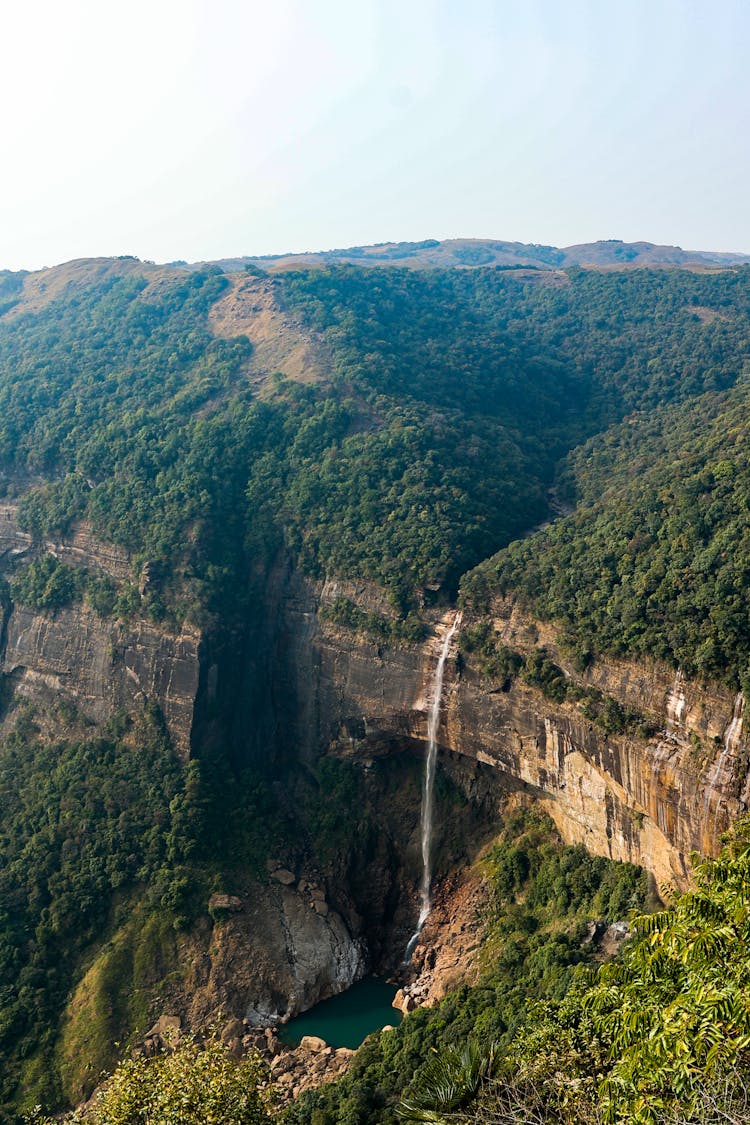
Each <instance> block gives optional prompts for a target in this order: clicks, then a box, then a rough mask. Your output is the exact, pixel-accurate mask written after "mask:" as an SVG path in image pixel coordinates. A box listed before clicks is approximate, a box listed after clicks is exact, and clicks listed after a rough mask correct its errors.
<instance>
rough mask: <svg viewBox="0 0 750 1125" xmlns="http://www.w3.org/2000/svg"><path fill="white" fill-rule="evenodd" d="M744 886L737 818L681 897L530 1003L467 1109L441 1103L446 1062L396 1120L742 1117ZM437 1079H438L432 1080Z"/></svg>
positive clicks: (747, 1075) (747, 845)
mask: <svg viewBox="0 0 750 1125" xmlns="http://www.w3.org/2000/svg"><path fill="white" fill-rule="evenodd" d="M749 888H750V818H745V819H744V820H743V821H741V822H739V824H738V825H737V827H736V829H735V833H734V836H733V838H732V840H731V841H730V842H729V843H728V844H727V845H726V846H725V847H724V849H723V850H722V852H721V855H720V856H719V857H718V859H709V860H704V861H703V862H701V863H698V864H697V866H696V868H695V884H694V887H693V888H692V889H691V890H690V891H688V892H687V893H686V894H683V895H681V896H680V897H678V898H677V899H676V900H675V902H674V904H673V905H672V907H671V908H670V909H667V910H663V911H660V912H659V913H656V914H651V915H641V916H639V917H637V918H636V919H635V920H634V922H633V925H634V928H635V931H636V934H637V940H636V941H635V942H634V943H633V944H631V945H629V946H627V947H626V948H625V949H624V951H623V954H622V956H621V957H620V958H619V959H618V960H616V961H613V962H611V963H609V964H606V965H603V966H602V967H601V968H600V969H599V970H598V973H597V976H596V978H595V979H593V980H590V981H589V982H588V983H586V982H585V981H581V980H579V981H578V982H577V983H575V984H574V986H573V988H572V989H571V991H570V992H569V993H568V994H567V996H565V997H564V998H563V999H562V1000H546V1001H542V1002H541V1003H539V1004H538V1005H537V1006H536V1008H532V1009H531V1010H530V1012H529V1018H528V1020H527V1022H526V1024H525V1025H524V1027H523V1028H522V1029H521V1030H520V1031H519V1032H518V1033H517V1035H516V1036H515V1038H514V1040H513V1041H512V1043H511V1044H510V1045H509V1046H508V1047H507V1049H506V1050H505V1052H504V1054H503V1055H502V1057H499V1058H498V1062H497V1064H496V1066H495V1068H494V1076H493V1078H491V1079H488V1080H486V1081H485V1082H484V1083H483V1084H482V1085H481V1087H480V1088H479V1089H478V1091H477V1094H476V1096H475V1097H474V1098H473V1099H472V1101H471V1102H470V1104H468V1105H467V1104H466V1101H465V1100H464V1101H463V1102H462V1104H461V1107H460V1110H459V1111H457V1112H450V1111H449V1112H445V1111H444V1109H443V1108H442V1106H443V1101H441V1099H442V1090H443V1088H444V1086H445V1073H444V1072H445V1071H446V1069H447V1070H450V1065H451V1060H450V1058H447V1057H446V1061H445V1062H444V1063H443V1064H442V1066H440V1065H438V1064H435V1065H433V1067H432V1068H431V1069H430V1070H429V1071H427V1072H425V1071H423V1073H422V1076H421V1081H420V1082H419V1088H418V1094H419V1097H418V1099H414V1098H413V1097H412V1098H405V1099H404V1101H403V1102H402V1104H401V1116H403V1117H405V1118H406V1119H407V1120H411V1121H417V1120H419V1121H425V1120H432V1121H436V1122H437V1121H442V1122H448V1121H473V1122H477V1123H483V1122H486V1123H490V1122H491V1123H493V1125H501V1123H503V1122H508V1123H510V1122H518V1123H519V1125H520V1123H521V1122H536V1121H539V1122H549V1123H557V1125H574V1123H575V1125H578V1123H581V1125H599V1123H612V1125H664V1123H674V1125H677V1123H684V1125H688V1123H695V1125H709V1123H714V1122H719V1121H724V1122H731V1123H733V1122H737V1123H738V1125H739V1122H746V1121H747V1120H748V1119H749V1118H748V1114H749V1113H750V894H749ZM438 1073H439V1074H440V1075H442V1080H441V1082H440V1083H438V1082H434V1081H432V1079H433V1078H434V1077H435V1075H437V1074H438ZM417 1108H418V1110H419V1115H417V1114H416V1113H415V1110H416V1109H417ZM430 1108H431V1109H432V1111H433V1115H432V1116H431V1117H426V1116H425V1113H426V1112H427V1111H428V1110H429V1109H430Z"/></svg>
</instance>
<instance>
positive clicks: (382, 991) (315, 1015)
mask: <svg viewBox="0 0 750 1125" xmlns="http://www.w3.org/2000/svg"><path fill="white" fill-rule="evenodd" d="M395 995H396V988H395V985H392V984H387V983H386V982H385V981H384V980H378V979H377V978H376V977H368V978H367V979H366V980H361V981H358V982H357V984H353V985H352V987H351V988H349V989H347V991H346V992H340V993H339V995H338V996H332V997H331V999H330V1000H323V1001H322V1003H320V1004H316V1005H315V1007H314V1008H311V1009H310V1011H309V1012H303V1014H302V1015H301V1016H295V1018H294V1019H292V1020H290V1021H289V1023H287V1024H285V1025H284V1026H283V1027H282V1028H280V1029H279V1038H280V1039H281V1040H282V1042H284V1043H288V1044H290V1045H291V1046H295V1045H296V1044H297V1043H299V1041H300V1040H301V1038H302V1036H303V1035H318V1036H320V1038H321V1039H325V1041H326V1043H328V1045H329V1046H330V1047H352V1048H355V1047H359V1045H360V1043H361V1042H362V1041H363V1039H365V1037H366V1036H368V1035H369V1034H370V1033H371V1032H372V1031H379V1030H380V1028H381V1027H385V1025H386V1024H389V1023H390V1024H393V1025H394V1026H395V1025H396V1024H397V1023H400V1022H401V1013H400V1012H399V1011H397V1009H396V1008H392V1007H391V1004H392V1002H393V998H394V996H395Z"/></svg>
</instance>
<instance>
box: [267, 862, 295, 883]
mask: <svg viewBox="0 0 750 1125" xmlns="http://www.w3.org/2000/svg"><path fill="white" fill-rule="evenodd" d="M271 878H272V879H275V880H276V882H277V883H281V885H282V886H284V887H291V885H292V883H296V882H297V876H296V875H294V874H293V873H292V872H291V871H289V870H287V868H286V867H279V868H278V870H277V871H272V872H271Z"/></svg>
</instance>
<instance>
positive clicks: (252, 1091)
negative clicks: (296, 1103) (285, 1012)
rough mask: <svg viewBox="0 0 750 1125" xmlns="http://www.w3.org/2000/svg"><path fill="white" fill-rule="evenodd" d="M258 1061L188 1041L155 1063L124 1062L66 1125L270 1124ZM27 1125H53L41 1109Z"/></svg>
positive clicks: (266, 1091)
mask: <svg viewBox="0 0 750 1125" xmlns="http://www.w3.org/2000/svg"><path fill="white" fill-rule="evenodd" d="M263 1082H264V1071H263V1066H262V1063H261V1061H260V1059H259V1058H258V1057H257V1056H255V1057H251V1058H247V1059H243V1060H242V1061H241V1062H236V1061H235V1060H234V1059H233V1058H231V1056H230V1055H229V1054H228V1053H227V1050H226V1048H225V1047H224V1046H223V1044H222V1043H220V1042H219V1041H217V1040H213V1041H211V1042H209V1043H208V1044H206V1045H205V1046H203V1045H201V1044H199V1043H198V1042H197V1040H195V1039H193V1038H191V1037H188V1038H186V1039H183V1040H182V1041H181V1042H180V1043H179V1044H178V1045H177V1046H176V1047H175V1049H174V1050H172V1051H170V1052H168V1053H165V1054H160V1055H156V1056H155V1057H153V1058H131V1059H126V1060H125V1061H124V1062H122V1063H121V1064H120V1065H119V1066H118V1068H117V1070H116V1071H115V1073H114V1074H113V1076H112V1078H111V1079H110V1081H109V1082H107V1084H106V1085H105V1086H104V1088H103V1089H102V1090H101V1091H100V1092H99V1094H98V1095H97V1096H96V1098H95V1099H94V1103H93V1105H92V1106H91V1108H90V1110H88V1111H87V1113H86V1115H85V1116H84V1115H83V1114H82V1113H81V1112H76V1113H73V1114H69V1115H68V1116H67V1117H66V1118H65V1121H66V1122H68V1125H77V1123H82V1122H84V1121H85V1122H87V1125H264V1123H265V1122H270V1121H271V1120H272V1117H271V1110H272V1102H273V1098H272V1094H271V1091H270V1090H269V1089H268V1088H265V1087H264V1085H263ZM26 1120H27V1123H28V1125H53V1121H52V1118H48V1117H44V1116H43V1115H42V1112H41V1109H37V1110H36V1111H35V1112H34V1113H33V1114H32V1115H31V1117H29V1118H27V1119H26Z"/></svg>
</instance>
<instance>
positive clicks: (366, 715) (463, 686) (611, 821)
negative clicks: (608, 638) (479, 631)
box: [275, 575, 750, 885]
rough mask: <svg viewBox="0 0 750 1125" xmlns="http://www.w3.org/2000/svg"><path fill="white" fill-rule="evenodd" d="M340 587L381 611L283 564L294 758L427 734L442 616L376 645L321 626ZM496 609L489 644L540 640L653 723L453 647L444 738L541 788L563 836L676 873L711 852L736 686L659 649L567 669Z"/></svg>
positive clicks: (731, 743) (284, 728)
mask: <svg viewBox="0 0 750 1125" xmlns="http://www.w3.org/2000/svg"><path fill="white" fill-rule="evenodd" d="M341 597H346V598H347V599H348V600H350V601H352V602H354V604H356V605H359V606H361V607H362V608H366V609H367V610H368V611H370V612H376V613H387V612H388V611H387V607H386V606H384V604H383V602H382V599H381V598H380V596H379V595H378V593H377V592H376V591H373V590H372V589H371V588H370V587H368V586H367V585H366V584H356V583H342V582H330V583H327V584H326V585H324V586H321V587H314V586H312V585H311V584H309V583H305V582H304V581H301V580H300V579H299V578H298V577H297V576H294V575H292V576H290V577H289V582H288V589H287V592H286V596H285V598H284V600H283V606H282V609H281V612H280V617H279V621H280V628H279V632H278V644H277V648H276V658H277V664H276V670H275V680H276V682H277V684H278V685H279V686H281V687H282V690H283V694H284V698H285V699H286V701H287V704H288V706H287V707H286V708H285V710H284V714H283V715H282V716H280V725H279V735H280V739H281V743H282V744H283V745H289V746H295V747H297V748H299V752H300V753H301V754H302V755H303V756H308V757H312V756H315V755H316V754H320V753H323V752H326V751H327V752H333V753H337V754H341V755H346V756H355V757H357V758H360V759H362V760H365V761H366V760H367V759H371V758H374V757H377V756H381V755H384V754H388V753H389V752H391V751H393V750H395V749H398V748H401V749H403V748H404V746H405V745H409V744H417V743H423V742H424V740H425V737H426V720H427V708H428V702H429V701H428V690H429V684H430V678H431V675H432V671H433V669H434V665H435V662H436V659H437V651H438V649H439V646H440V643H441V637H442V635H443V633H444V630H445V628H446V627H447V624H448V622H449V621H450V620H451V617H452V614H451V613H445V614H444V615H442V616H441V615H439V614H437V613H436V614H434V615H433V617H434V621H433V631H432V634H431V636H430V637H429V638H428V640H427V641H426V642H425V644H424V645H423V646H421V647H388V648H386V647H384V646H383V645H382V644H379V643H378V642H377V641H374V640H371V639H369V638H368V637H367V636H366V635H363V634H362V633H358V632H355V631H353V630H351V629H348V628H342V627H341V626H339V625H331V624H328V623H325V622H322V623H321V621H320V619H319V617H318V616H317V609H318V608H319V606H320V605H326V604H331V603H332V602H334V601H335V600H336V599H337V598H341ZM493 619H494V628H495V630H496V634H497V637H498V639H499V640H500V641H501V642H503V643H504V644H507V645H508V646H510V647H513V648H514V649H515V650H516V651H519V652H521V653H528V652H530V651H532V650H533V649H535V648H536V649H538V648H544V650H545V652H546V653H547V654H548V655H549V656H550V657H551V658H552V659H553V660H555V661H556V662H557V663H558V664H559V665H560V666H561V667H562V668H563V670H564V671H565V672H566V674H567V675H568V676H569V677H570V678H571V679H572V680H577V681H578V682H580V683H581V684H582V685H584V686H586V685H588V686H592V687H596V688H598V689H599V690H600V691H601V692H603V693H604V694H605V695H606V696H609V697H611V698H612V699H613V700H615V701H617V702H618V703H620V704H621V705H623V706H624V707H627V708H631V709H634V710H636V711H638V712H640V713H642V714H643V715H644V716H645V717H646V718H647V719H648V720H649V723H650V725H651V726H652V728H654V729H657V730H658V732H659V733H658V734H657V735H655V736H653V737H649V738H644V737H642V736H641V735H639V734H638V733H636V732H635V731H628V732H626V733H621V734H611V733H609V734H608V733H606V732H605V731H604V730H602V729H601V728H600V727H599V726H597V725H596V724H595V723H594V722H591V721H589V720H588V719H586V718H585V717H584V715H583V713H582V711H581V709H580V708H579V707H578V706H576V705H575V704H568V703H561V704H555V703H551V702H550V701H549V700H548V699H546V698H545V696H544V695H543V694H542V693H541V691H539V690H537V689H535V688H533V687H531V686H529V685H528V684H526V683H524V682H523V680H522V679H521V678H516V679H514V680H513V681H512V683H511V684H509V685H502V686H501V685H499V684H498V683H496V682H494V681H492V680H490V679H487V678H486V677H484V676H483V675H482V674H481V672H480V671H479V670H478V668H477V667H476V666H475V665H474V664H473V663H472V660H471V658H470V657H464V656H463V655H462V656H461V657H460V658H459V659H454V660H453V661H452V662H451V663H450V664H449V666H448V668H447V669H446V681H445V686H444V705H443V713H442V717H441V725H440V734H439V738H440V746H441V749H442V750H443V751H444V752H454V753H457V754H460V755H463V756H465V757H466V758H468V759H470V760H472V761H474V762H476V763H478V764H483V765H485V766H489V767H491V769H492V770H493V771H496V774H497V780H498V785H499V786H500V787H508V788H511V789H517V788H518V787H521V788H523V789H524V790H525V791H526V792H527V793H528V794H529V796H530V797H533V798H535V799H537V800H539V801H541V802H542V803H543V804H544V806H545V807H546V808H547V810H548V811H549V813H550V814H551V815H552V817H553V819H554V820H555V821H556V823H557V825H558V827H559V829H560V831H561V833H562V835H563V837H564V838H565V839H566V840H567V841H569V842H580V843H583V844H585V846H586V847H587V848H589V849H590V850H591V851H592V852H595V853H597V854H602V855H607V856H610V857H612V858H615V859H623V860H628V861H630V862H634V863H639V864H643V865H644V866H646V867H647V868H649V869H650V870H651V871H652V872H653V873H654V875H655V876H656V878H657V880H658V881H659V882H661V883H676V884H678V885H684V884H685V882H686V881H687V879H688V874H689V863H690V854H691V852H692V851H694V850H697V851H702V852H712V851H715V850H716V847H717V842H718V838H719V835H720V834H721V832H722V831H723V830H724V829H725V828H726V827H727V826H728V824H729V823H730V822H731V820H732V819H733V818H734V817H735V816H736V815H737V814H739V813H740V812H742V811H745V810H746V808H747V807H748V801H749V800H750V778H749V777H748V742H747V739H746V738H745V736H744V733H743V726H742V713H743V709H744V701H743V700H742V698H741V696H735V695H734V694H733V693H732V692H730V691H727V690H726V689H725V688H723V687H721V686H719V685H716V684H699V683H693V682H688V681H687V680H686V679H685V678H684V677H683V676H682V674H681V673H679V672H678V673H676V674H675V672H674V670H670V669H669V668H667V667H665V666H664V665H660V664H658V663H656V662H643V661H642V662H639V663H634V662H627V661H614V660H603V659H600V660H597V661H596V662H595V663H594V664H593V665H592V666H591V667H590V668H589V669H588V670H587V671H586V673H585V674H581V675H579V674H577V673H576V672H575V671H574V669H573V667H572V666H571V662H570V660H569V659H567V658H566V656H565V653H564V652H563V651H561V649H560V646H559V644H558V642H557V638H556V635H555V632H554V630H553V629H552V628H551V627H550V626H548V625H545V624H543V623H540V622H537V621H534V620H533V619H531V618H530V617H528V616H527V615H526V614H524V613H523V612H522V611H521V610H520V609H519V607H518V606H517V605H516V604H515V603H514V602H513V601H512V600H508V601H503V602H498V603H497V604H496V605H495V606H494V609H493ZM460 650H461V636H460V634H459V635H458V638H457V643H456V653H459V652H460ZM503 688H507V690H503Z"/></svg>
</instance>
